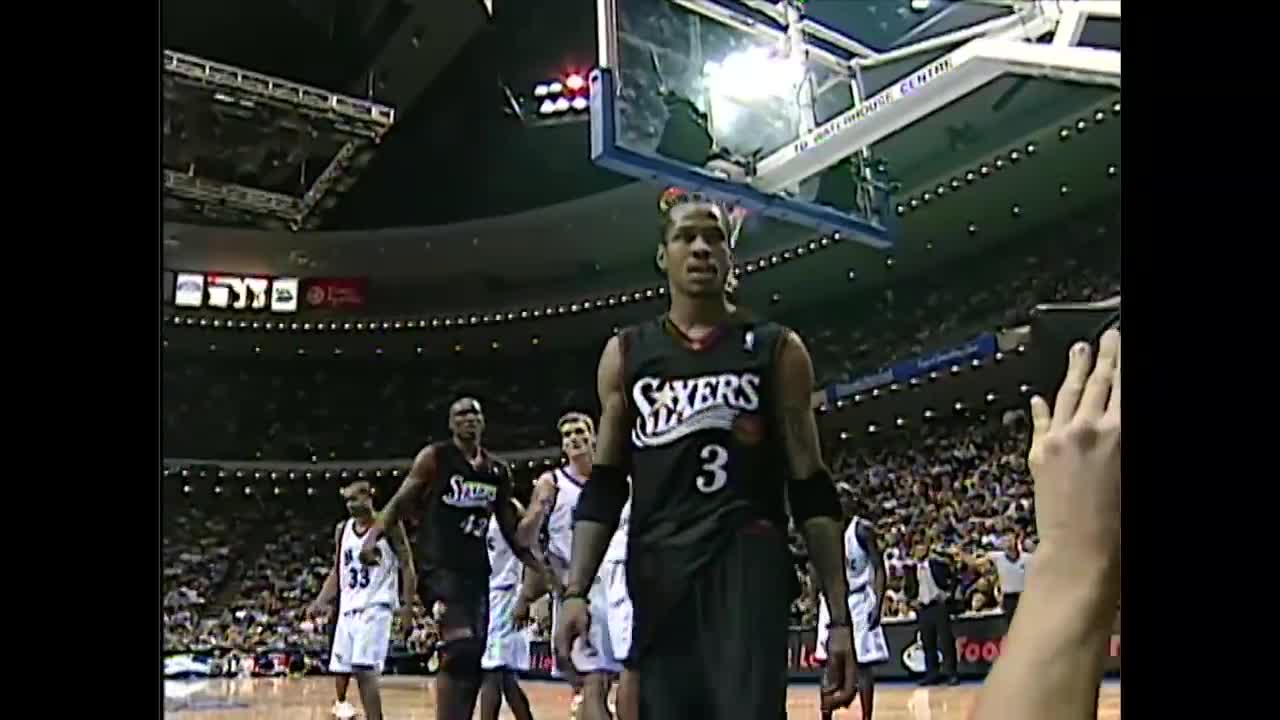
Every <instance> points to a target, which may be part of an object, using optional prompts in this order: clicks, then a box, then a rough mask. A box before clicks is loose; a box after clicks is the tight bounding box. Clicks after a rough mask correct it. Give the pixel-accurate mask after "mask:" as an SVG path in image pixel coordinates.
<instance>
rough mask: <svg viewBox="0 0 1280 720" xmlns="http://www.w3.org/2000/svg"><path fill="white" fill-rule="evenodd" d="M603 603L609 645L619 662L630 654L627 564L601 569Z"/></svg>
mask: <svg viewBox="0 0 1280 720" xmlns="http://www.w3.org/2000/svg"><path fill="white" fill-rule="evenodd" d="M601 580H602V581H603V583H604V597H605V603H606V605H607V606H608V612H607V613H606V614H607V616H608V617H607V624H608V626H609V644H610V646H612V648H613V656H614V657H615V658H617V659H618V660H619V661H623V660H626V659H627V655H628V654H629V653H630V652H631V624H632V622H633V618H632V611H631V593H630V592H628V590H627V563H626V562H625V561H623V562H611V563H608V564H606V565H605V566H604V567H603V568H602V569H601Z"/></svg>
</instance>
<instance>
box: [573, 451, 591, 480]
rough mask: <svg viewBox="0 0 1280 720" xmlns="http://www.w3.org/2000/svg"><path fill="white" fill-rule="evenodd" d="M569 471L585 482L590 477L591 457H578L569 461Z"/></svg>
mask: <svg viewBox="0 0 1280 720" xmlns="http://www.w3.org/2000/svg"><path fill="white" fill-rule="evenodd" d="M569 469H570V470H573V474H575V475H577V476H578V477H579V478H581V479H583V480H586V479H587V478H589V477H591V457H590V456H588V455H579V456H578V457H575V458H573V459H572V460H570V461H569Z"/></svg>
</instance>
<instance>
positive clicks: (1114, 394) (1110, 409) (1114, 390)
mask: <svg viewBox="0 0 1280 720" xmlns="http://www.w3.org/2000/svg"><path fill="white" fill-rule="evenodd" d="M1106 414H1107V417H1108V418H1111V419H1114V420H1115V421H1116V422H1117V423H1118V422H1119V421H1120V333H1119V331H1116V372H1115V376H1114V377H1113V378H1112V379H1111V398H1110V399H1109V400H1108V401H1107V413H1106Z"/></svg>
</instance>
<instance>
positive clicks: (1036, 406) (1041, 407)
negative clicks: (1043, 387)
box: [1031, 395, 1053, 441]
mask: <svg viewBox="0 0 1280 720" xmlns="http://www.w3.org/2000/svg"><path fill="white" fill-rule="evenodd" d="M1052 424H1053V416H1052V415H1050V414H1049V403H1047V402H1045V401H1044V398H1042V397H1040V396H1039V395H1035V396H1033V397H1032V398H1031V438H1032V440H1033V441H1034V440H1035V439H1036V438H1039V437H1043V436H1044V434H1045V433H1047V432H1049V426H1050V425H1052Z"/></svg>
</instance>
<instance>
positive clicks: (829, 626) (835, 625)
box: [827, 622, 853, 630]
mask: <svg viewBox="0 0 1280 720" xmlns="http://www.w3.org/2000/svg"><path fill="white" fill-rule="evenodd" d="M851 627H853V623H847V622H829V623H827V629H828V630H838V629H840V628H851Z"/></svg>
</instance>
